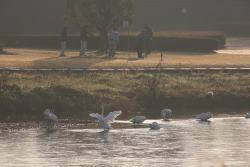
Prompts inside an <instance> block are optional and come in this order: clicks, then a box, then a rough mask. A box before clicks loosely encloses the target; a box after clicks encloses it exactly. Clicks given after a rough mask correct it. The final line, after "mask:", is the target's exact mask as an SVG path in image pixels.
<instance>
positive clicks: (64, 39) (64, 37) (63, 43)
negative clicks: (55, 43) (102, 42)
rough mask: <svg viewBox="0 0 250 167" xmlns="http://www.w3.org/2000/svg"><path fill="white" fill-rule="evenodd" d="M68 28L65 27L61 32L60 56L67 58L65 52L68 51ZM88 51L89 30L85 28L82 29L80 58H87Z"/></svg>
mask: <svg viewBox="0 0 250 167" xmlns="http://www.w3.org/2000/svg"><path fill="white" fill-rule="evenodd" d="M67 36H68V31H67V28H66V27H64V28H63V30H62V32H61V51H60V54H59V55H60V56H61V57H64V56H65V51H66V49H67ZM86 51H87V30H86V29H85V28H81V29H80V56H85V55H86Z"/></svg>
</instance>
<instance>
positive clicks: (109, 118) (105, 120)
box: [89, 111, 122, 131]
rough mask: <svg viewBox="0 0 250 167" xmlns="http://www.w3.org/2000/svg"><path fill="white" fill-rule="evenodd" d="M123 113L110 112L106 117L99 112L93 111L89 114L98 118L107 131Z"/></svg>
mask: <svg viewBox="0 0 250 167" xmlns="http://www.w3.org/2000/svg"><path fill="white" fill-rule="evenodd" d="M121 114H122V111H114V112H110V113H109V114H108V115H107V116H106V117H105V118H104V117H103V116H102V115H100V114H98V113H91V114H89V116H91V117H93V118H96V119H98V121H99V125H100V127H101V128H103V129H104V131H107V130H109V129H110V128H111V123H112V122H114V121H115V119H116V118H117V117H118V116H119V115H121Z"/></svg>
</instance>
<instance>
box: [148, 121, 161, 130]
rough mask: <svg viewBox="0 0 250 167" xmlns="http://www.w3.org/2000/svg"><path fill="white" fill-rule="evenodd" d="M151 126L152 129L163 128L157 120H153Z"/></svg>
mask: <svg viewBox="0 0 250 167" xmlns="http://www.w3.org/2000/svg"><path fill="white" fill-rule="evenodd" d="M149 127H150V129H151V130H159V129H161V127H160V125H159V124H158V123H157V122H153V123H152V124H149Z"/></svg>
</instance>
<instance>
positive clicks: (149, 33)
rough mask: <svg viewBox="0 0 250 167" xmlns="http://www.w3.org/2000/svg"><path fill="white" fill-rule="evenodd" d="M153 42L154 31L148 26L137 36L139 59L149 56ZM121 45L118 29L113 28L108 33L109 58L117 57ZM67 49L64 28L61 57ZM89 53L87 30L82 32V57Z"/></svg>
mask: <svg viewBox="0 0 250 167" xmlns="http://www.w3.org/2000/svg"><path fill="white" fill-rule="evenodd" d="M152 41H153V30H152V28H151V27H150V26H149V25H148V24H146V25H145V26H144V29H143V30H142V31H141V32H140V33H139V34H138V35H137V36H136V41H135V45H136V46H135V47H136V50H137V54H138V58H144V56H143V53H144V52H145V55H148V54H150V53H151V50H152ZM119 43H120V35H119V32H118V30H117V28H113V29H112V30H111V31H110V32H109V33H108V46H107V55H108V56H109V57H111V58H112V57H115V55H116V50H117V48H118V46H119ZM66 47H67V28H66V27H64V28H63V31H62V33H61V51H60V56H62V57H63V56H65V51H66ZM86 51H87V31H86V29H85V28H81V30H80V56H85V55H86Z"/></svg>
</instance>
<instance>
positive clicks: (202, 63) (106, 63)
mask: <svg viewBox="0 0 250 167" xmlns="http://www.w3.org/2000/svg"><path fill="white" fill-rule="evenodd" d="M6 51H7V52H8V53H9V54H2V55H1V56H0V67H21V68H139V67H141V68H147V67H156V66H157V65H158V64H159V63H160V59H161V58H160V53H156V52H155V53H153V54H152V55H150V56H148V57H146V58H145V59H137V55H136V53H135V52H129V53H127V52H119V53H118V55H117V56H116V57H115V58H114V59H109V58H107V57H105V55H102V56H100V55H97V54H96V53H95V52H90V53H88V56H87V57H79V53H78V52H77V51H69V52H67V53H66V54H67V56H66V57H59V56H58V51H55V50H50V51H47V50H35V49H6ZM232 66H233V67H249V66H250V56H248V55H240V54H225V53H186V52H165V53H163V61H162V62H161V67H232Z"/></svg>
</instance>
